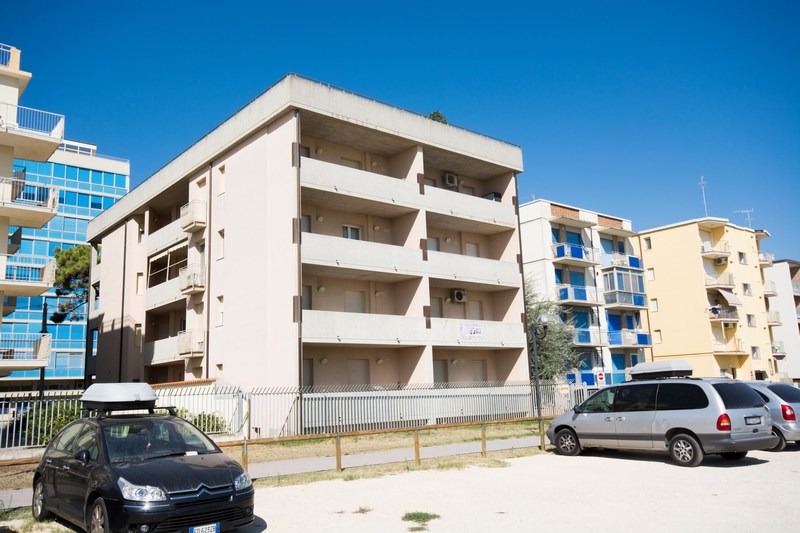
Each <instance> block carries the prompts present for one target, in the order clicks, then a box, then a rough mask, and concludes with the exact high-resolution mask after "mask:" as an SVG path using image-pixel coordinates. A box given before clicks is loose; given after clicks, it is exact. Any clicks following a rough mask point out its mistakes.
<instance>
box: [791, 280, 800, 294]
mask: <svg viewBox="0 0 800 533" xmlns="http://www.w3.org/2000/svg"><path fill="white" fill-rule="evenodd" d="M792 294H794V295H795V296H800V281H792Z"/></svg>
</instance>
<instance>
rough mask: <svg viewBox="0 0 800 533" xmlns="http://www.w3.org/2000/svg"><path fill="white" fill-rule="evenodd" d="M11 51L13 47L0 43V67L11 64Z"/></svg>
mask: <svg viewBox="0 0 800 533" xmlns="http://www.w3.org/2000/svg"><path fill="white" fill-rule="evenodd" d="M13 52H14V48H12V47H11V46H8V45H7V44H3V43H0V67H10V66H11V56H12V54H13Z"/></svg>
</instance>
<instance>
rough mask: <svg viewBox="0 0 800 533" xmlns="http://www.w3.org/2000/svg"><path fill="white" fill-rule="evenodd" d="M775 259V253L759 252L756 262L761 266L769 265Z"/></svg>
mask: <svg viewBox="0 0 800 533" xmlns="http://www.w3.org/2000/svg"><path fill="white" fill-rule="evenodd" d="M774 261H775V255H774V254H771V253H770V252H761V253H760V254H758V264H759V265H760V266H762V267H765V268H766V267H771V266H772V264H773V263H774Z"/></svg>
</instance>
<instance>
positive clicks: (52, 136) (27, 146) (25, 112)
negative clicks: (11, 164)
mask: <svg viewBox="0 0 800 533" xmlns="http://www.w3.org/2000/svg"><path fill="white" fill-rule="evenodd" d="M63 140H64V115H59V114H56V113H49V112H47V111H40V110H38V109H32V108H29V107H22V106H18V105H14V104H11V103H5V102H0V144H6V145H10V146H13V147H14V155H15V156H16V157H19V158H21V159H29V160H34V161H45V160H47V159H48V158H49V157H50V156H51V155H53V152H55V151H56V149H57V148H58V145H59V144H61V142H62V141H63Z"/></svg>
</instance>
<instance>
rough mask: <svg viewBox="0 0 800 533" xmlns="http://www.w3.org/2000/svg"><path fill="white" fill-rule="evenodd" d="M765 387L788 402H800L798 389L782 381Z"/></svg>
mask: <svg viewBox="0 0 800 533" xmlns="http://www.w3.org/2000/svg"><path fill="white" fill-rule="evenodd" d="M767 388H768V389H769V390H771V391H772V392H774V393H775V394H777V395H778V396H780V398H781V400H783V401H784V402H789V403H798V402H800V389H798V388H797V387H792V386H791V385H786V384H784V383H777V384H775V385H767Z"/></svg>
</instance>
